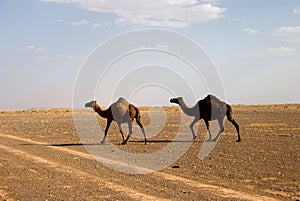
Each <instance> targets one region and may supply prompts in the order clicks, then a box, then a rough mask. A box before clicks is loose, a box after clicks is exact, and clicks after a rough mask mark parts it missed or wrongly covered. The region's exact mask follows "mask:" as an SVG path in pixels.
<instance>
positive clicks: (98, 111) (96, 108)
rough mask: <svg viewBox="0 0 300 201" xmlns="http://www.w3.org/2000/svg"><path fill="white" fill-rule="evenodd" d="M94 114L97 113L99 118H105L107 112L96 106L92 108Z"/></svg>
mask: <svg viewBox="0 0 300 201" xmlns="http://www.w3.org/2000/svg"><path fill="white" fill-rule="evenodd" d="M94 110H95V112H97V113H98V114H99V115H100V116H101V117H103V118H107V112H106V110H102V109H101V108H100V106H99V105H98V104H96V105H95V107H94Z"/></svg>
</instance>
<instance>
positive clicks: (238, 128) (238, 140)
mask: <svg viewBox="0 0 300 201" xmlns="http://www.w3.org/2000/svg"><path fill="white" fill-rule="evenodd" d="M228 120H229V119H228ZM229 121H230V122H231V123H232V124H233V126H234V127H235V129H236V131H237V134H238V139H237V140H236V141H237V142H240V141H241V136H240V127H239V125H238V123H236V121H235V120H234V119H230V120H229Z"/></svg>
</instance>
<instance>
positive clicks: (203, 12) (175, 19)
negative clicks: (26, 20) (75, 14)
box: [41, 0, 226, 28]
mask: <svg viewBox="0 0 300 201" xmlns="http://www.w3.org/2000/svg"><path fill="white" fill-rule="evenodd" d="M41 1H46V2H56V3H65V4H76V5H78V6H79V7H80V8H82V9H85V10H89V11H95V12H99V13H113V14H115V15H116V16H118V19H117V20H116V23H117V24H120V25H124V24H135V25H146V26H162V27H174V28H182V27H185V26H188V25H190V24H193V23H198V22H205V21H210V20H214V19H218V18H221V17H224V12H225V11H226V8H221V7H219V6H218V4H219V1H218V0H200V1H197V0H179V1H174V0H160V1H153V0H143V1H140V0H131V1H121V0H102V1H86V0H74V1H71V0H41ZM82 23H83V24H84V23H88V22H87V21H83V22H81V23H78V24H80V25H81V24H82Z"/></svg>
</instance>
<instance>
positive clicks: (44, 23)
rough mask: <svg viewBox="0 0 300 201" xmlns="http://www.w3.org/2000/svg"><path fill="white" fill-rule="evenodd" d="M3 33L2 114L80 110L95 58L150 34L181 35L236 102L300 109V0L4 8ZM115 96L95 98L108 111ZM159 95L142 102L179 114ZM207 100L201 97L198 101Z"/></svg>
mask: <svg viewBox="0 0 300 201" xmlns="http://www.w3.org/2000/svg"><path fill="white" fill-rule="evenodd" d="M0 25H1V38H0V44H1V46H0V62H1V63H0V80H1V81H0V82H1V85H0V91H1V99H0V109H12V110H19V109H28V108H34V107H43V108H56V107H72V98H73V89H74V86H75V83H76V78H77V75H78V72H79V70H80V68H81V66H82V65H83V63H84V62H85V61H86V58H87V57H88V56H89V55H90V54H91V52H92V51H93V50H95V48H96V47H98V46H99V45H100V44H102V43H103V42H104V41H107V40H108V39H110V38H112V37H115V36H116V35H118V34H122V33H124V32H128V31H132V30H136V29H143V28H162V29H168V30H171V31H174V32H178V33H180V34H183V35H185V36H186V37H188V38H190V39H191V40H193V41H195V42H196V43H197V44H198V45H199V46H200V47H202V48H203V49H204V50H205V51H206V52H207V53H208V55H209V56H210V58H211V59H212V60H213V62H214V63H215V64H216V68H217V70H218V72H219V74H220V77H221V80H222V82H223V86H224V91H225V99H226V101H227V102H229V103H233V104H269V103H300V95H299V94H300V93H299V85H300V81H299V75H300V53H299V52H300V1H299V0H289V1H286V0H264V1H260V0H239V1H237V0H226V1H225V0H199V1H197V0H180V1H179V0H178V1H171V0H161V1H153V0H143V1H141V0H131V1H118V0H102V1H83V0H74V1H71V0H40V1H38V0H36V1H34V0H22V1H10V0H0ZM153 58H154V57H152V59H153ZM145 64H147V63H145ZM164 64H165V63H164ZM139 65H141V64H140V63H139ZM170 65H172V64H170ZM140 76H141V77H142V76H147V75H143V74H142V75H140ZM162 79H163V78H162ZM87 81H88V80H87ZM112 81H114V80H112ZM176 84H178V83H176V82H174V87H177V86H176ZM102 87H103V86H102ZM136 87H137V88H138V87H139V86H136ZM131 90H134V89H131ZM197 90H198V88H197ZM146 92H147V93H148V94H149V93H152V94H149V96H148V97H145V96H146V94H147V93H146ZM106 93H108V92H106V91H105V86H104V90H102V91H101V93H100V92H95V94H96V95H95V96H96V97H95V98H97V99H98V100H99V101H100V100H104V101H103V105H104V106H107V105H108V104H109V102H110V101H112V100H110V99H105V97H104V96H105V94H106ZM159 93H160V91H159V90H157V91H155V90H154V91H153V90H152V92H151V89H149V88H148V89H145V91H144V93H141V95H142V94H143V98H144V100H143V98H136V99H133V101H134V102H135V104H137V105H155V104H160V105H161V104H166V105H169V103H168V99H167V98H168V95H166V94H165V95H162V96H161V97H157V95H155V98H153V94H159ZM206 93H207V90H205V89H203V91H202V90H201V88H200V89H199V93H197V94H196V97H194V98H196V99H201V98H203V97H204V96H205V95H206ZM118 95H122V96H125V97H131V96H130V94H129V95H128V94H118ZM131 95H132V94H131ZM175 95H178V96H180V95H182V94H176V93H175ZM85 98H86V100H87V101H88V100H89V99H92V98H94V97H82V100H83V99H85ZM166 99H167V100H166ZM151 100H153V101H151ZM100 102H101V101H100ZM195 102H196V100H195V101H193V99H191V100H189V103H190V104H193V103H195Z"/></svg>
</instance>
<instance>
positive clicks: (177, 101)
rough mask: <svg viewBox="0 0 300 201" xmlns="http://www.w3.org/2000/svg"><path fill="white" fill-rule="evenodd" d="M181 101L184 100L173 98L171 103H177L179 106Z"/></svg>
mask: <svg viewBox="0 0 300 201" xmlns="http://www.w3.org/2000/svg"><path fill="white" fill-rule="evenodd" d="M179 100H182V97H177V98H171V99H170V103H176V104H179Z"/></svg>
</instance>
